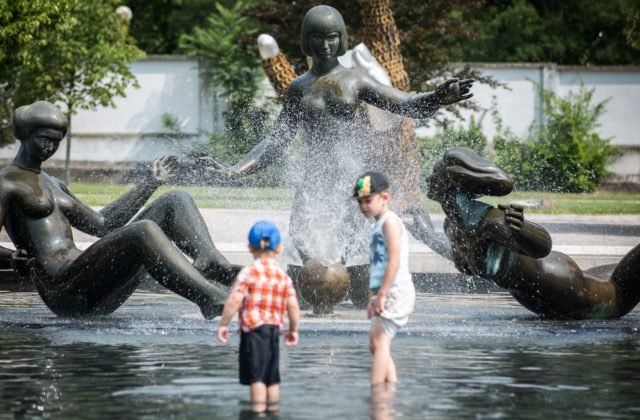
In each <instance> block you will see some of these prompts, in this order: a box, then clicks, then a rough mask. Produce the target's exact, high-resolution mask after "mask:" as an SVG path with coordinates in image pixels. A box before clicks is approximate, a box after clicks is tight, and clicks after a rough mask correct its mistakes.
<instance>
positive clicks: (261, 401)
mask: <svg viewBox="0 0 640 420" xmlns="http://www.w3.org/2000/svg"><path fill="white" fill-rule="evenodd" d="M250 392H251V411H253V412H256V413H263V412H265V411H266V410H267V386H266V385H265V384H264V382H254V383H252V384H251V391H250Z"/></svg>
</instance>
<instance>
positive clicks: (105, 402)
mask: <svg viewBox="0 0 640 420" xmlns="http://www.w3.org/2000/svg"><path fill="white" fill-rule="evenodd" d="M368 3H376V2H375V1H373V2H368ZM51 111H53V110H51ZM357 114H358V115H360V116H362V113H360V111H358V113H357ZM334 117H335V116H333V115H330V116H327V118H326V119H327V120H329V121H324V120H323V121H319V122H317V123H318V124H329V123H330V122H331V120H333V119H335V120H336V121H337V122H336V124H338V126H339V127H341V128H353V127H354V125H351V124H350V122H349V121H345V120H342V119H340V118H334ZM307 123H309V124H310V123H314V121H310V122H309V121H308V122H307ZM53 134H55V135H58V134H56V133H53ZM48 135H52V133H49V134H48ZM19 137H20V138H21V139H22V137H25V136H19ZM323 138H324V137H323V136H320V137H319V138H316V137H314V136H311V137H310V138H309V139H308V140H309V141H312V142H313V141H314V140H315V141H318V140H321V139H323ZM54 143H55V141H54ZM340 145H341V146H342V145H346V146H349V143H348V142H346V143H340ZM346 146H345V147H346ZM349 147H352V146H349ZM41 148H42V149H44V147H41ZM346 150H347V151H349V152H351V151H352V150H350V149H346ZM266 157H267V156H265V158H266ZM452 157H453V158H456V159H457V160H455V159H454V160H453V162H455V165H445V164H444V163H443V165H441V166H440V169H442V168H444V170H446V172H447V174H451V173H454V174H455V173H456V171H457V169H458V168H456V167H459V169H460V171H458V172H459V173H467V171H470V170H472V169H473V170H478V171H479V172H480V173H481V174H493V175H495V176H499V175H500V174H499V172H497V171H493V172H491V171H487V169H488V168H491V167H492V166H491V165H490V163H486V162H484V164H483V165H480V167H478V165H475V166H472V165H466V166H462V165H461V163H462V162H464V159H462V158H463V157H464V156H455V155H452ZM43 160H44V159H43ZM445 160H446V159H445ZM447 162H451V161H449V160H447ZM160 166H161V167H162V166H163V165H160ZM308 169H310V170H315V169H317V168H316V167H315V166H314V165H310V166H309V168H308ZM320 169H322V168H320ZM5 170H6V169H5ZM41 173H44V171H42V172H41ZM27 175H29V174H25V175H24V176H23V177H26V176H27ZM310 175H312V174H310ZM436 175H437V176H438V177H440V176H443V177H445V178H446V177H447V176H449V175H446V176H445V174H444V173H440V172H437V173H436ZM469 175H472V174H471V173H469ZM29 176H31V175H29ZM345 178H348V176H345ZM331 179H333V178H331ZM470 179H471V180H474V182H469V183H468V184H464V185H467V186H468V187H470V188H476V187H478V186H479V184H478V179H479V180H480V181H482V179H483V177H482V176H480V177H478V178H477V179H476V178H474V177H471V178H470ZM501 179H502V180H503V181H504V179H506V178H505V177H503V178H501ZM456 180H458V181H459V178H455V177H452V179H450V180H449V181H451V182H449V181H448V182H447V183H446V184H444V185H443V186H445V187H447V188H448V189H445V190H444V191H442V193H443V194H444V195H447V194H449V193H450V191H451V189H453V190H455V189H456V188H459V187H460V185H459V184H456ZM149 182H150V185H147V184H144V185H141V186H138V187H139V188H142V189H143V190H144V191H145V193H144V194H148V195H151V193H150V191H151V190H155V188H157V186H156V184H157V180H156V181H153V179H150V180H149ZM352 182H353V179H349V180H348V184H349V188H350V186H351V183H352ZM498 184H500V183H498ZM56 185H57V187H59V188H60V189H62V188H63V186H61V185H59V184H54V187H55V186H56ZM312 185H315V184H312ZM431 185H432V188H434V190H433V191H432V194H434V195H433V197H434V198H436V195H435V193H436V191H435V187H436V186H437V185H438V184H436V183H432V184H431ZM349 188H348V189H347V193H346V195H348V191H349ZM51 191H53V192H54V193H55V194H57V195H56V197H58V198H59V197H60V196H61V195H60V194H61V191H60V190H59V189H57V188H53V189H52V190H51ZM299 191H300V190H299ZM448 191H449V192H448ZM456 191H458V190H456ZM474 191H475V190H474ZM497 191H498V190H496V189H495V186H493V184H491V186H486V188H485V189H482V190H481V193H482V194H494V193H496V192H497ZM502 191H505V190H502ZM62 192H64V193H65V194H66V192H65V191H64V190H62ZM151 192H152V191H151ZM303 192H305V191H304V190H303V191H302V192H300V194H302V193H303ZM312 192H314V191H313V190H312ZM139 194H141V193H140V190H138V191H137V192H136V193H134V194H133V195H131V196H128V197H133V196H135V197H139ZM144 194H143V195H144ZM178 195H180V194H178ZM180 196H181V197H182V198H183V199H185V201H189V200H186V198H187V197H186V196H184V195H180ZM147 197H148V196H147ZM169 197H173V198H171V199H169ZM169 197H166V199H167V201H169V202H170V203H172V204H175V203H176V201H175V194H174V196H169ZM163 200H164V199H163ZM134 201H135V203H138V202H139V200H134ZM142 201H145V200H142ZM442 201H443V203H445V204H446V203H448V201H447V200H444V199H443V200H442ZM161 202H162V201H161ZM3 204H4V201H3ZM36 204H37V203H36ZM141 205H142V204H140V206H141ZM140 206H138V207H140ZM181 206H182V205H181ZM117 207H118V206H115V207H112V209H114V210H115V209H116V208H117ZM161 207H164V206H161ZM154 208H155V206H154ZM182 210H183V209H182V208H181V211H182ZM445 210H446V211H449V210H450V209H449V208H446V209H445ZM496 210H499V211H500V212H503V213H504V214H506V213H507V210H509V213H511V214H510V215H509V217H512V218H513V219H514V223H515V222H516V220H520V215H519V214H517V213H518V208H517V207H508V208H506V207H505V208H499V209H496ZM11 211H12V210H9V211H8V213H9V216H11V214H10V213H11ZM87 211H88V210H87ZM121 214H124V213H121ZM126 214H127V215H128V213H126ZM181 214H182V213H181ZM188 214H189V216H188V217H181V221H184V222H194V221H196V220H198V216H196V215H195V214H192V213H188ZM322 214H324V213H322ZM13 217H15V216H13ZM132 217H133V215H131V216H130V217H125V216H124V215H123V216H122V218H121V219H119V222H121V223H122V224H124V223H126V221H128V220H129V219H130V218H132ZM332 217H333V219H332V220H335V214H334V215H332ZM125 219H126V220H125ZM136 220H138V219H136ZM522 222H523V223H526V222H525V221H524V220H522ZM16 224H17V223H16ZM448 225H450V223H448ZM55 226H56V227H57V228H60V229H62V230H65V229H68V226H67V225H66V224H64V223H59V224H55ZM318 226H322V225H321V224H318ZM424 226H426V227H424ZM415 227H416V229H417V230H416V232H415V235H416V237H418V238H420V237H422V236H423V234H424V232H427V231H428V230H429V229H430V227H429V226H428V222H427V221H426V219H425V218H424V217H423V216H421V215H420V213H417V214H415ZM421 227H423V229H421ZM463 227H464V226H463ZM449 229H450V228H449ZM509 229H511V228H509ZM15 230H16V231H19V230H18V229H15ZM163 231H164V232H167V235H166V236H168V237H171V239H173V240H174V241H175V242H176V244H182V245H183V246H185V247H186V248H188V247H189V245H190V244H191V243H190V241H189V240H186V241H181V240H180V239H178V238H176V237H175V236H173V237H172V235H174V234H175V232H179V231H178V230H175V231H174V230H173V229H163ZM20 232H22V231H20ZM172 232H173V233H172ZM202 232H206V227H204V226H200V227H199V228H197V232H196V234H194V235H193V236H188V238H190V239H193V240H195V238H196V236H198V237H199V239H201V240H204V241H210V239H209V238H208V236H207V237H205V238H204V239H203V237H202V236H201V234H202ZM537 232H538V233H539V236H538V238H540V239H541V241H540V242H541V243H539V244H538V245H540V246H534V247H533V248H535V249H536V250H538V251H540V252H539V254H537V255H536V256H540V257H542V254H544V252H542V251H545V252H546V249H547V248H548V247H546V246H545V244H544V239H545V238H546V237H545V235H544V234H543V233H542V232H540V231H537ZM40 233H46V232H42V231H40ZM156 233H157V232H156ZM465 233H467V234H468V232H464V230H462V231H461V232H458V234H459V235H461V236H462V235H464V234H465ZM158 235H160V234H159V233H158ZM162 235H164V233H163V234H162ZM108 236H109V235H108V234H107V235H106V236H105V238H107V237H108ZM455 238H457V236H455V235H454V241H453V246H454V249H453V250H451V254H450V255H451V256H452V258H453V255H454V252H455V251H456V250H457V249H456V247H457V246H458V245H459V243H458V242H457V241H456V240H455ZM39 239H42V236H39ZM303 239H304V238H303ZM427 239H428V238H427ZM25 241H26V239H21V240H20V242H19V243H25ZM102 241H104V239H102ZM26 242H29V241H26ZM31 242H34V243H28V245H29V246H28V247H24V248H26V249H27V250H28V251H33V250H35V251H38V250H39V249H40V248H39V246H42V244H40V245H38V244H36V243H35V242H36V241H31ZM101 243H102V244H104V243H105V242H101ZM191 245H192V244H191ZM460 245H462V244H460ZM533 245H535V244H533ZM168 246H169V249H171V247H172V245H170V244H168ZM99 247H100V245H98V247H96V248H99ZM102 249H103V250H104V248H102ZM117 249H119V248H118V247H116V248H112V249H107V250H106V251H105V252H106V256H107V257H110V258H112V257H114V256H115V255H116V254H114V253H112V252H114V250H117ZM527 249H528V250H529V251H531V249H532V248H527ZM210 252H211V253H212V255H218V254H217V251H215V250H214V251H210ZM36 253H37V252H36ZM633 253H635V254H637V248H634V251H633ZM5 255H6V256H7V257H8V258H6V260H7V261H9V260H10V258H13V260H14V262H13V264H14V266H15V267H16V268H19V267H20V264H22V267H24V263H26V260H25V258H24V256H23V255H22V254H21V253H14V252H12V251H7V252H6V253H5ZM172 255H174V254H173V253H172ZM175 255H176V256H175V258H170V260H172V261H173V262H176V259H177V260H178V261H180V262H179V264H180V266H181V267H182V268H183V269H185V270H188V271H190V270H191V269H190V268H189V267H187V265H189V266H191V264H190V263H189V262H188V261H187V260H184V261H183V260H182V259H181V258H179V257H177V254H175ZM348 256H351V254H349V255H348ZM341 257H342V255H337V256H336V257H335V258H334V260H335V259H340V258H341ZM544 258H546V257H544ZM634 258H635V259H637V255H636V257H634ZM196 260H197V256H196ZM95 261H96V262H99V261H101V259H100V258H96V260H95ZM126 261H130V260H126ZM308 261H313V259H311V258H310V259H309V260H308ZM492 261H495V260H492ZM625 261H628V259H627V258H626V257H625V260H624V261H623V262H624V264H622V267H628V266H627V265H626V262H625ZM43 262H47V261H43ZM457 262H458V263H459V266H460V267H463V266H464V261H460V260H459V258H458V261H457ZM116 263H117V265H122V266H127V263H126V262H125V260H118V261H116ZM92 264H93V263H92ZM218 264H219V266H222V267H225V268H229V267H228V265H226V263H225V262H224V261H223V260H218ZM327 264H328V263H324V265H323V268H326V265H327ZM45 265H46V264H45ZM196 265H200V263H199V262H198V263H196ZM356 265H357V264H356ZM489 266H490V265H489ZM136 267H138V266H136ZM89 268H90V269H91V270H93V267H89ZM318 269H320V268H318ZM625 270H626V269H625ZM222 271H227V272H228V271H230V270H222ZM634 271H635V272H637V269H634ZM212 272H213V273H216V272H217V273H219V272H220V271H219V268H214V269H213V270H212ZM91 273H93V271H92V272H91ZM91 273H89V274H91ZM614 273H615V271H614ZM632 274H633V272H632ZM195 277H198V276H197V275H196V276H195ZM87 278H89V277H87ZM217 278H220V277H217ZM603 278H604V277H603ZM91 280H93V279H92V278H91ZM603 283H606V282H603ZM60 286H64V284H61V285H60ZM607 287H609V286H607ZM132 291H133V290H127V293H119V294H118V297H119V298H118V299H117V300H116V302H117V303H118V310H117V311H115V312H113V313H111V314H110V315H109V316H92V317H90V318H81V319H78V318H75V317H58V316H56V315H54V314H52V313H51V311H50V310H49V308H48V307H46V306H45V305H43V303H42V300H41V298H40V297H39V296H38V294H37V293H33V292H7V291H4V290H3V291H0V326H1V328H0V375H1V376H2V378H3V380H2V381H0V413H3V414H2V416H6V417H14V418H15V417H18V418H22V417H30V418H42V417H65V418H73V417H78V418H84V417H87V416H88V415H90V416H91V417H92V418H114V417H135V418H152V417H153V418H157V417H179V418H198V417H203V418H211V417H220V418H231V417H239V418H244V416H245V412H244V407H245V406H246V405H247V404H246V401H244V399H243V398H244V396H245V395H246V393H245V390H244V389H241V388H240V385H238V384H237V372H236V366H237V353H236V351H235V349H236V347H237V346H236V344H237V341H236V340H237V339H238V337H237V336H233V337H232V343H231V345H229V346H227V347H219V346H217V345H216V342H215V340H214V338H213V335H214V331H215V327H216V324H215V323H211V322H209V321H207V320H203V319H202V316H201V315H200V314H199V313H198V312H197V311H194V306H193V304H192V303H191V302H189V301H188V300H186V299H182V298H180V297H179V296H178V295H177V294H173V293H162V294H156V293H152V292H147V291H138V292H136V293H131V292H132ZM43 297H45V296H43ZM191 298H194V296H191ZM194 300H195V299H194ZM336 308H337V311H336V312H337V313H338V314H339V315H341V316H336V317H332V318H322V317H307V318H305V319H303V324H302V329H301V344H300V346H299V347H297V348H296V349H295V350H294V351H290V352H289V351H287V352H283V354H282V366H283V368H284V369H283V380H284V382H283V387H282V395H283V398H282V402H281V411H282V413H283V415H284V416H285V417H290V418H310V419H313V418H327V417H334V418H366V417H373V418H379V417H381V416H388V417H393V416H397V417H405V418H469V417H476V418H477V417H505V418H527V417H542V416H549V417H555V416H558V413H562V415H563V416H570V417H576V418H582V417H614V416H618V417H631V418H633V417H637V415H638V413H639V412H640V406H639V405H638V398H637V397H638V389H640V387H639V386H638V385H640V383H639V382H640V380H638V379H637V378H636V377H635V375H632V374H631V375H630V372H634V371H635V366H639V367H640V356H639V355H638V351H637V349H638V344H639V342H638V327H637V325H638V322H639V321H640V315H639V313H638V312H637V311H631V312H630V313H628V314H627V315H626V316H625V317H623V318H620V319H613V320H607V321H602V320H597V319H595V320H594V319H590V320H581V321H575V320H560V321H559V320H543V321H541V320H540V318H539V317H538V316H534V315H533V314H532V313H531V312H529V311H528V310H526V309H525V308H524V307H523V306H521V305H519V304H517V303H516V302H515V301H514V300H513V299H512V297H511V296H510V295H509V294H508V293H506V292H503V293H500V292H498V293H491V294H484V295H467V294H441V295H430V294H426V293H421V294H420V295H419V296H418V301H417V305H416V311H415V313H414V315H413V316H412V318H411V320H410V322H409V324H408V325H407V327H406V329H405V330H403V331H402V332H401V333H400V334H399V335H398V336H397V338H396V339H395V341H394V353H395V354H396V355H397V358H396V363H397V367H398V370H399V371H400V372H402V378H403V382H402V384H401V386H399V387H398V389H397V391H395V394H394V393H392V394H391V395H389V396H387V397H386V399H385V401H383V402H382V403H381V402H380V401H378V400H376V399H373V400H372V399H370V395H371V390H370V387H369V382H368V376H367V373H366V372H367V370H368V368H369V362H370V360H369V353H368V349H367V344H366V343H367V334H368V330H369V322H368V321H367V320H366V317H365V314H364V312H363V311H355V310H353V306H352V305H349V304H345V303H344V302H342V303H338V304H337V305H336ZM106 312H108V311H106ZM85 314H86V313H85ZM88 413H90V414H88Z"/></svg>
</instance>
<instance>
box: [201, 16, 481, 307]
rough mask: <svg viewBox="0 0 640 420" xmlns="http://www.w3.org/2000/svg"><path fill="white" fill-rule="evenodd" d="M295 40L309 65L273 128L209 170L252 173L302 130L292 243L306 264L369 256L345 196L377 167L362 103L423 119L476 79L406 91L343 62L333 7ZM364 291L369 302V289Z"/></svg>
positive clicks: (361, 222)
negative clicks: (229, 162)
mask: <svg viewBox="0 0 640 420" xmlns="http://www.w3.org/2000/svg"><path fill="white" fill-rule="evenodd" d="M300 44H301V48H302V52H303V53H304V54H305V55H306V56H308V57H310V58H311V61H312V66H311V69H310V70H309V71H307V72H306V73H304V74H302V75H301V76H298V77H297V78H296V79H295V80H294V81H293V82H292V83H291V84H290V85H289V86H288V88H287V90H286V92H285V93H284V95H283V97H282V111H281V112H280V115H279V117H278V119H277V121H276V123H275V128H274V129H273V131H272V132H271V133H270V134H269V135H268V136H267V137H266V139H264V140H263V141H262V142H261V143H259V144H258V145H257V146H256V147H255V148H254V149H253V150H252V151H251V152H250V153H249V154H248V155H247V156H246V157H244V158H243V159H241V160H240V161H239V162H238V163H236V164H235V165H232V166H226V165H223V164H221V163H219V162H217V161H215V160H214V159H210V160H208V163H207V165H208V169H209V170H210V171H211V172H212V173H214V174H217V175H218V176H225V177H240V176H244V175H248V174H251V173H253V172H256V171H258V170H260V169H263V168H265V167H267V166H269V165H271V164H273V163H274V162H277V161H279V160H280V159H282V158H283V156H285V155H286V149H287V148H288V146H289V145H290V144H291V143H292V141H293V139H294V138H295V137H296V135H297V134H298V133H300V135H301V138H302V141H303V145H304V147H303V149H304V150H303V152H302V154H303V158H302V163H301V165H300V168H298V170H297V171H296V173H297V174H300V175H298V177H297V178H296V179H294V180H293V183H294V186H295V196H294V203H293V206H292V214H291V220H290V226H289V232H290V235H291V237H292V239H293V243H294V245H295V247H296V249H297V251H298V253H299V254H300V256H301V257H302V261H303V262H306V261H308V260H309V259H311V258H315V257H323V258H325V259H327V260H329V261H336V260H341V261H342V262H344V263H346V264H347V266H348V268H352V267H357V266H358V265H357V264H362V263H363V262H364V261H366V255H367V240H366V238H367V233H366V232H367V229H368V224H367V221H366V220H365V219H364V218H363V217H362V216H361V215H360V214H359V213H358V211H357V208H356V207H355V206H353V203H351V202H350V201H349V199H348V197H349V191H350V190H351V186H352V184H353V181H354V179H356V177H357V176H358V175H359V174H360V173H362V172H364V171H365V170H372V169H374V170H375V169H377V170H380V169H382V168H380V166H381V164H380V157H381V156H383V155H384V151H383V150H378V149H379V147H376V144H372V142H375V138H376V137H375V136H373V135H371V132H372V130H370V121H369V120H368V114H367V112H366V109H365V108H364V107H363V106H362V105H363V104H368V105H373V106H375V107H377V108H380V109H382V110H385V111H388V112H391V113H394V114H398V115H402V116H406V117H412V118H425V117H429V116H431V115H433V113H435V112H436V111H437V110H438V109H440V107H442V106H444V105H448V104H452V103H455V102H458V101H462V100H465V99H468V98H470V97H471V96H472V94H471V93H469V91H470V88H471V85H472V83H473V80H461V81H458V80H456V79H451V80H448V81H446V82H445V83H443V84H441V85H440V86H439V87H438V88H437V89H436V90H435V91H434V92H425V93H407V92H403V91H401V90H398V89H396V88H393V87H391V86H387V85H383V84H381V83H379V82H377V81H376V80H374V79H373V78H371V77H370V76H368V75H367V74H365V73H363V72H361V71H358V70H354V69H349V68H346V67H344V66H342V65H341V64H340V63H339V61H338V56H341V55H343V54H344V53H345V51H346V50H347V32H346V28H345V24H344V21H343V19H342V16H341V14H340V13H339V12H338V11H337V10H336V9H334V8H333V7H330V6H324V5H321V6H316V7H313V8H312V9H310V10H309V11H308V12H307V14H306V15H305V17H304V20H303V22H302V30H301V36H300ZM415 206H416V207H418V206H420V203H415ZM321 248H322V249H321ZM353 274H354V273H353V272H352V271H350V275H353ZM361 297H363V299H364V301H365V302H366V290H365V291H364V294H363V295H362V296H361ZM352 299H353V295H352ZM363 299H360V300H363Z"/></svg>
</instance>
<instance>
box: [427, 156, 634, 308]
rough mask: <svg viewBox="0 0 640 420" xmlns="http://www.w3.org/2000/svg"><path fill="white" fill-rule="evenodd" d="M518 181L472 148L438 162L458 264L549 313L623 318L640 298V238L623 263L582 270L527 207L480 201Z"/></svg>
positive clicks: (434, 194)
mask: <svg viewBox="0 0 640 420" xmlns="http://www.w3.org/2000/svg"><path fill="white" fill-rule="evenodd" d="M512 188H513V178H512V177H511V176H510V175H509V174H507V173H506V172H504V171H503V170H502V169H501V168H499V167H498V166H497V165H495V164H494V163H493V162H491V161H490V160H488V159H485V158H483V157H481V156H479V155H478V154H477V153H475V152H474V151H472V150H470V149H467V148H462V147H455V148H451V149H448V150H447V151H446V152H445V153H444V156H443V157H442V158H441V159H440V160H438V162H437V163H436V164H435V165H434V168H433V172H432V173H431V175H430V176H429V189H428V193H427V195H428V197H429V198H430V199H432V200H435V201H437V202H439V203H440V205H441V206H442V210H443V211H444V212H445V216H446V219H445V225H444V226H445V233H446V234H447V236H448V237H449V240H450V242H451V248H452V254H453V261H454V263H455V265H456V268H458V270H460V271H461V272H462V273H465V274H472V275H477V276H480V277H482V278H485V279H487V280H490V281H492V282H494V283H495V284H496V285H498V286H500V287H502V288H505V289H506V290H508V291H509V293H511V295H512V296H513V297H514V298H515V299H516V300H517V301H518V302H520V303H521V304H522V305H523V306H524V307H525V308H527V309H529V310H531V311H533V312H535V313H537V314H539V315H541V316H542V317H548V318H565V319H567V318H568V319H592V318H595V319H598V318H600V319H604V318H617V317H621V316H623V315H625V314H626V313H628V312H629V311H631V310H632V309H633V308H634V307H635V306H636V305H637V303H638V302H639V301H640V281H638V273H639V272H640V245H637V246H636V247H635V248H633V249H632V250H631V251H630V252H629V253H628V254H627V255H625V256H624V257H623V258H622V260H621V261H620V262H619V263H618V264H612V265H606V266H599V267H593V268H591V269H588V270H584V271H583V270H581V269H580V267H578V265H577V264H576V262H575V261H574V260H573V259H571V257H569V256H568V255H565V254H563V253H560V252H556V251H551V238H550V236H549V234H548V233H547V231H546V230H545V229H544V228H542V227H541V226H539V225H537V224H535V223H531V222H529V221H526V220H524V213H523V208H522V207H519V206H516V205H514V204H511V205H509V206H503V205H500V206H498V207H497V208H496V207H494V206H492V205H490V204H486V203H483V202H481V201H477V200H476V198H478V197H480V196H483V195H492V196H503V195H507V194H509V193H510V192H511V190H512ZM415 222H416V223H417V224H419V223H420V218H419V217H417V218H416V221H415ZM416 223H414V224H416Z"/></svg>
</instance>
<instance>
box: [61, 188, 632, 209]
mask: <svg viewBox="0 0 640 420" xmlns="http://www.w3.org/2000/svg"><path fill="white" fill-rule="evenodd" d="M130 187H131V185H120V184H114V185H112V184H88V183H73V184H71V191H73V193H74V194H75V195H76V196H77V197H78V198H79V199H80V200H82V201H83V202H84V203H86V204H88V205H91V206H104V205H106V204H108V203H110V202H111V201H113V200H115V199H116V198H117V197H118V196H119V195H120V194H122V193H124V192H125V191H126V190H127V189H128V188H130ZM175 188H179V189H181V190H185V191H188V192H189V193H190V194H191V195H192V196H193V198H194V199H195V201H196V204H197V205H198V207H202V208H241V209H272V210H287V209H289V208H290V206H291V200H292V199H293V191H292V190H290V189H285V188H221V187H174V186H165V187H162V188H160V189H159V190H158V191H157V192H156V194H155V195H154V197H155V196H158V195H159V194H162V193H163V192H165V191H167V190H170V189H175ZM481 200H482V201H485V202H488V203H492V204H498V203H509V202H512V201H519V200H544V203H545V204H546V206H545V208H541V209H535V208H532V209H527V211H528V212H532V213H541V214H593V215H597V214H637V215H640V193H611V192H596V193H588V194H587V193H585V194H562V193H541V192H517V193H513V194H510V195H508V196H506V197H483V198H482V199H481ZM423 206H424V208H425V209H426V210H427V211H428V212H429V213H441V212H442V210H441V209H440V206H439V205H438V203H435V202H433V201H431V200H428V199H426V198H425V199H424V200H423Z"/></svg>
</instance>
